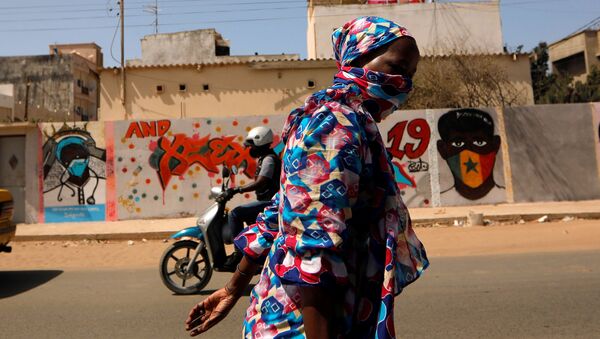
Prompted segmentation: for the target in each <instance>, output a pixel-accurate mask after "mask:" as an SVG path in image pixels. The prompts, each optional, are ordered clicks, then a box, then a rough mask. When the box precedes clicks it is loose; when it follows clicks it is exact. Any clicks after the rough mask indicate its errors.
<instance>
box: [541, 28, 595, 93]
mask: <svg viewBox="0 0 600 339" xmlns="http://www.w3.org/2000/svg"><path fill="white" fill-rule="evenodd" d="M548 54H549V57H550V64H551V65H552V71H553V72H558V73H564V74H567V75H570V76H572V77H573V80H574V81H582V82H584V81H585V80H586V79H587V75H588V74H589V73H590V72H591V70H592V68H593V67H600V30H599V29H587V30H584V31H582V32H579V33H577V34H574V35H570V36H568V37H566V38H564V39H561V40H559V41H557V42H554V43H552V44H550V45H549V46H548Z"/></svg>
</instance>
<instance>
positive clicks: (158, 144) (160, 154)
mask: <svg viewBox="0 0 600 339" xmlns="http://www.w3.org/2000/svg"><path fill="white" fill-rule="evenodd" d="M260 125H262V126H268V127H271V128H272V129H273V130H274V132H275V133H277V134H278V133H279V132H280V129H281V127H282V125H283V117H281V118H280V117H274V118H272V117H269V118H264V117H247V118H243V119H202V118H198V119H179V120H175V119H174V120H159V121H127V122H126V121H119V122H115V123H114V137H115V145H114V149H115V160H114V163H115V166H114V167H115V168H114V170H115V173H116V190H115V199H116V202H117V203H116V209H117V216H118V219H131V218H146V217H167V216H169V217H177V216H181V217H183V216H191V215H197V214H198V213H200V212H201V211H203V210H204V209H205V208H206V207H207V206H208V204H209V203H210V202H209V201H208V195H209V192H210V187H213V186H218V185H220V184H221V183H222V181H221V180H222V179H221V178H220V173H221V170H222V168H223V166H227V167H229V168H231V167H233V166H235V167H237V168H238V169H240V171H239V172H238V174H237V175H233V176H232V179H231V185H237V184H239V185H244V184H246V183H248V182H249V180H251V179H252V178H253V175H254V172H255V170H256V160H255V159H253V158H252V157H251V156H250V155H249V153H248V152H249V151H248V150H247V149H245V148H244V146H243V144H242V143H243V140H244V137H245V135H246V134H247V132H248V131H249V130H250V129H252V128H253V127H256V126H260ZM278 141H279V140H275V143H274V144H275V145H277V143H278ZM252 199H254V195H253V194H249V193H248V194H245V195H243V196H238V197H236V198H235V199H234V200H233V201H232V202H231V203H230V206H232V207H233V206H235V205H237V204H240V203H242V202H244V201H249V200H252Z"/></svg>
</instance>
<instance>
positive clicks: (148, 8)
mask: <svg viewBox="0 0 600 339" xmlns="http://www.w3.org/2000/svg"><path fill="white" fill-rule="evenodd" d="M144 12H146V13H150V14H154V22H153V23H152V24H153V25H154V34H158V0H154V4H153V5H144Z"/></svg>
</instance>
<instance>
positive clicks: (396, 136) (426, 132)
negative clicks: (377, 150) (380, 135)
mask: <svg viewBox="0 0 600 339" xmlns="http://www.w3.org/2000/svg"><path fill="white" fill-rule="evenodd" d="M404 131H407V132H408V135H409V136H410V137H411V138H413V139H416V140H418V142H419V143H418V145H417V146H415V144H414V143H411V142H407V143H405V144H404V145H403V144H402V139H403V137H404ZM430 139H431V129H430V128H429V124H428V123H427V121H426V120H425V119H414V120H411V121H410V122H409V121H407V120H405V121H400V122H399V123H397V124H396V125H394V127H392V129H391V130H389V131H388V140H391V141H392V146H391V147H390V148H388V151H389V152H390V154H391V155H392V156H393V157H394V158H397V159H399V160H402V158H404V156H405V155H406V156H407V157H408V158H409V159H417V158H419V157H421V156H422V155H423V154H424V153H425V151H427V147H428V146H429V140H430Z"/></svg>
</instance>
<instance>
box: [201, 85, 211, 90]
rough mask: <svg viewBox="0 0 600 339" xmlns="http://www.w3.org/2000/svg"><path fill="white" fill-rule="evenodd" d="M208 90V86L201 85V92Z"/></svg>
mask: <svg viewBox="0 0 600 339" xmlns="http://www.w3.org/2000/svg"><path fill="white" fill-rule="evenodd" d="M209 89H210V88H209V87H208V84H204V85H202V90H204V91H205V92H206V91H208V90H209Z"/></svg>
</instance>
